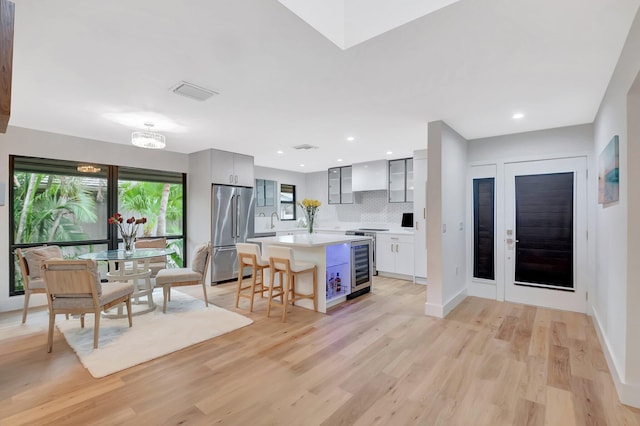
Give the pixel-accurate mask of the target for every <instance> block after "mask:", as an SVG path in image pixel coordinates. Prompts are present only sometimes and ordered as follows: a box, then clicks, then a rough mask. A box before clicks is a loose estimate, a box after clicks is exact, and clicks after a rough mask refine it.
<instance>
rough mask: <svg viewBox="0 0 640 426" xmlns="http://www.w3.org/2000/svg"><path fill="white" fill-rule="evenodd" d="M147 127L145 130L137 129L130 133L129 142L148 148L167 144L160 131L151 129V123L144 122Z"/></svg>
mask: <svg viewBox="0 0 640 426" xmlns="http://www.w3.org/2000/svg"><path fill="white" fill-rule="evenodd" d="M144 125H145V126H146V127H147V130H146V131H139V132H133V133H131V143H132V144H134V145H135V146H139V147H141V148H148V149H162V148H164V147H165V146H166V145H167V144H166V143H165V141H164V136H163V135H161V134H160V133H155V132H152V131H151V128H152V127H153V123H144Z"/></svg>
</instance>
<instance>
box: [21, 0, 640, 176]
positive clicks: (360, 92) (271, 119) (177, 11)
mask: <svg viewBox="0 0 640 426" xmlns="http://www.w3.org/2000/svg"><path fill="white" fill-rule="evenodd" d="M639 2H640V0H538V1H530V0H461V1H459V2H457V3H454V4H451V5H449V6H446V7H444V8H442V9H440V10H437V11H435V12H433V13H430V14H428V15H426V16H423V17H420V18H418V19H415V20H412V21H411V22H408V23H406V24H404V25H402V26H400V27H398V28H395V29H392V30H390V31H387V32H384V33H383V34H381V35H379V36H377V37H374V38H372V39H369V40H367V41H364V42H362V43H360V44H357V45H355V46H353V47H351V48H348V49H346V50H342V49H340V48H339V47H337V46H336V45H335V44H334V43H333V42H331V41H329V40H328V39H327V38H325V37H324V36H323V35H321V34H320V33H319V32H317V31H316V30H315V29H313V28H312V27H311V26H309V25H308V24H307V23H306V22H305V21H303V20H302V19H301V18H299V17H298V16H297V15H296V14H294V13H293V12H291V11H290V10H289V9H287V8H286V7H285V6H283V5H282V4H281V3H279V2H278V1H277V0H192V1H189V2H176V1H171V2H169V1H165V0H154V1H152V0H136V1H124V0H110V1H104V0H100V1H97V0H58V1H50V0H16V24H15V41H14V68H13V93H12V114H11V120H10V125H14V126H20V127H27V128H33V129H39V130H46V131H50V132H55V133H62V134H68V135H73V136H80V137H86V138H92V139H98V140H104V141H108V142H114V143H122V144H129V141H130V133H131V131H133V130H136V129H141V128H143V127H144V122H147V121H151V122H154V123H155V129H156V130H158V131H160V132H162V133H163V134H165V136H166V137H167V149H168V150H170V151H176V152H182V153H189V152H194V151H199V150H202V149H207V148H218V149H225V150H229V151H235V152H240V153H245V154H251V155H254V156H255V162H256V164H257V165H261V166H266V167H276V168H282V169H289V170H295V171H305V172H309V171H317V170H323V169H326V168H328V167H333V166H336V165H339V164H351V163H354V162H361V161H369V160H375V159H380V158H385V157H388V158H401V157H408V156H411V155H412V152H413V150H414V149H424V148H426V128H427V123H428V122H429V121H433V120H444V121H446V122H447V123H448V124H449V125H451V126H452V127H453V128H454V129H456V130H457V131H458V132H460V134H461V135H462V136H464V137H466V138H467V139H475V138H480V137H486V136H492V135H500V134H509V133H517V132H523V131H529V130H536V129H541V128H552V127H559V126H566V125H573V124H580V123H586V122H591V121H593V118H594V116H595V114H596V110H597V108H598V105H599V104H600V101H601V100H602V96H603V94H604V91H605V89H606V86H607V84H608V81H609V79H610V77H611V74H612V72H613V69H614V66H615V64H616V61H617V58H618V56H619V54H620V51H621V49H622V45H623V43H624V40H625V38H626V35H627V33H628V30H629V27H630V25H631V22H632V20H633V18H634V16H635V14H636V11H637V9H638V5H639ZM180 80H186V81H189V82H192V83H195V84H197V85H201V86H204V87H207V88H209V89H212V90H215V91H216V92H219V93H220V94H219V95H218V96H215V97H213V98H211V99H209V100H207V101H204V102H198V101H194V100H191V99H188V98H185V97H181V96H177V95H175V94H173V93H171V92H170V91H169V89H170V88H171V87H172V86H173V85H175V84H176V83H178V82H179V81H180ZM519 111H521V112H523V113H524V114H526V116H525V118H523V119H521V120H518V121H516V120H513V119H512V118H511V116H512V115H513V114H514V113H515V112H519ZM348 136H354V137H355V138H356V139H355V141H353V142H347V141H346V137H348ZM304 143H307V144H312V145H316V146H318V147H319V149H316V150H311V151H301V152H299V151H295V150H293V149H292V148H291V147H292V146H294V145H299V144H304ZM279 149H281V150H282V151H284V153H283V154H277V153H276V151H277V150H279ZM387 151H392V152H393V154H391V155H388V156H387V155H386V152H387ZM338 158H342V159H343V160H344V161H343V162H342V163H338V162H337V159H338ZM300 164H304V165H305V166H304V167H300Z"/></svg>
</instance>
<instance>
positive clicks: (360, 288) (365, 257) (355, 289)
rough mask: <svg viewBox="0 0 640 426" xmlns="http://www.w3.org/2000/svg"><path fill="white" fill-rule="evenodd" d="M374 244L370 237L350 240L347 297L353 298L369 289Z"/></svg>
mask: <svg viewBox="0 0 640 426" xmlns="http://www.w3.org/2000/svg"><path fill="white" fill-rule="evenodd" d="M374 246H375V244H374V243H373V241H372V240H370V239H366V240H361V241H352V242H351V292H350V293H349V294H348V295H347V299H353V298H354V297H358V296H360V295H363V294H365V293H368V292H370V291H371V282H372V281H373V267H372V265H373V251H374V249H373V247H374Z"/></svg>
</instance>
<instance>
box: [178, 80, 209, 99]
mask: <svg viewBox="0 0 640 426" xmlns="http://www.w3.org/2000/svg"><path fill="white" fill-rule="evenodd" d="M171 91H172V92H173V93H175V94H177V95H182V96H186V97H187V98H191V99H196V100H198V101H206V100H207V99H209V98H210V97H212V96H213V95H217V94H218V92H214V91H213V90H209V89H205V88H204V87H200V86H196V85H195V84H192V83H188V82H186V81H181V82H180V83H178V84H176V85H175V86H173V87H172V88H171Z"/></svg>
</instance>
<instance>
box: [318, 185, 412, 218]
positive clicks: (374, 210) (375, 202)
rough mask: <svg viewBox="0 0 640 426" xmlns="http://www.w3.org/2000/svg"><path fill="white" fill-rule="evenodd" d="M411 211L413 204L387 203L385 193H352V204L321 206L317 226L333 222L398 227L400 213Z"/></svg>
mask: <svg viewBox="0 0 640 426" xmlns="http://www.w3.org/2000/svg"><path fill="white" fill-rule="evenodd" d="M412 211H413V203H389V201H388V199H387V191H384V190H383V191H367V192H356V193H354V203H353V204H323V205H322V207H320V211H319V212H318V216H317V223H318V226H322V225H323V224H325V225H326V224H332V223H335V222H353V223H391V224H397V226H400V223H401V222H402V213H409V212H412Z"/></svg>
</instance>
